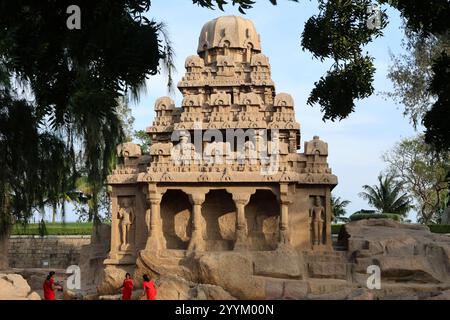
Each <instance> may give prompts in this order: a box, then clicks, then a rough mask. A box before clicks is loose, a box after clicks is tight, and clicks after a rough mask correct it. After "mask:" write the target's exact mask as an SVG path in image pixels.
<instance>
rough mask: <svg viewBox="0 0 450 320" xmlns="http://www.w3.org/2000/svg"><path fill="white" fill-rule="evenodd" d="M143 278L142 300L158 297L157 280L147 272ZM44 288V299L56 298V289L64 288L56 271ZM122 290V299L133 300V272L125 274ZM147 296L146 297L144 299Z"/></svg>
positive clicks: (52, 272) (49, 276)
mask: <svg viewBox="0 0 450 320" xmlns="http://www.w3.org/2000/svg"><path fill="white" fill-rule="evenodd" d="M142 278H143V280H144V281H143V289H144V292H143V293H142V295H141V296H140V300H155V299H156V294H157V291H156V285H155V282H154V281H153V280H152V279H151V278H150V277H149V276H148V275H146V274H144V275H143V276H142ZM43 289H44V300H56V294H55V291H56V290H61V291H62V290H63V287H62V286H61V285H60V284H59V283H57V282H55V272H54V271H50V272H49V274H48V276H47V277H46V279H45V281H44V285H43ZM120 289H121V290H122V300H131V296H132V295H133V289H134V282H133V278H132V277H131V274H129V273H128V272H127V273H126V274H125V280H124V281H123V284H122V286H121V287H120ZM143 298H145V299H143Z"/></svg>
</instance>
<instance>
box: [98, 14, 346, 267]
mask: <svg viewBox="0 0 450 320" xmlns="http://www.w3.org/2000/svg"><path fill="white" fill-rule="evenodd" d="M185 67H186V73H185V75H184V77H183V78H182V79H181V81H180V82H179V83H178V88H179V90H180V91H181V93H182V95H183V100H182V104H181V106H180V107H177V106H175V103H174V101H173V100H172V99H171V98H169V97H162V98H159V99H157V100H156V102H155V112H156V117H155V119H154V122H153V124H152V126H151V127H149V128H148V129H147V132H148V134H149V135H150V137H151V139H152V145H151V148H150V153H149V154H148V155H141V153H140V149H139V148H136V145H133V144H126V145H122V146H120V147H119V150H118V151H119V156H120V158H121V159H122V161H121V164H119V165H118V167H117V169H116V170H115V171H114V173H113V174H112V175H111V176H110V177H109V180H108V182H109V185H110V186H111V187H112V192H111V197H112V213H113V217H112V239H111V252H110V255H109V258H108V259H107V260H106V261H105V264H106V265H116V266H123V267H126V266H132V265H134V264H135V263H136V259H137V258H138V256H140V255H141V256H142V255H146V254H148V255H155V256H157V255H163V256H171V255H173V256H177V255H178V256H179V255H180V254H181V255H182V256H184V255H186V254H188V253H191V252H201V253H202V254H208V252H218V251H239V252H257V251H283V250H285V249H289V250H290V251H297V252H300V251H305V250H306V251H312V252H314V251H317V250H320V251H323V250H332V246H331V208H330V191H331V190H332V189H333V188H334V186H335V185H336V184H337V177H336V176H335V175H333V174H332V173H331V169H330V168H329V167H328V164H327V156H328V145H327V143H325V142H323V141H321V140H320V139H319V137H317V136H315V137H314V138H313V139H312V140H311V141H307V142H305V143H304V149H303V152H302V153H301V152H299V149H300V146H301V143H300V125H299V123H297V122H296V120H295V112H294V101H293V98H292V97H291V96H290V95H289V94H287V93H278V94H277V93H276V92H275V84H274V82H273V81H272V79H271V70H270V64H269V59H268V57H266V56H265V55H264V54H263V53H262V49H261V43H260V37H259V34H258V33H257V32H256V29H255V27H254V25H253V23H252V22H251V21H250V20H247V19H243V18H240V17H235V16H226V17H220V18H217V19H214V20H212V21H210V22H208V23H206V24H205V25H204V27H203V28H202V30H201V33H200V37H199V42H198V49H197V55H194V56H189V57H188V58H187V59H186V63H185Z"/></svg>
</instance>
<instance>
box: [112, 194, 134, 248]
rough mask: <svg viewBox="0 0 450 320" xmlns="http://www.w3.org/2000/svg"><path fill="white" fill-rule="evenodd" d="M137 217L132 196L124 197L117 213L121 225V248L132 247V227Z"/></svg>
mask: <svg viewBox="0 0 450 320" xmlns="http://www.w3.org/2000/svg"><path fill="white" fill-rule="evenodd" d="M135 218H136V217H135V214H134V208H133V201H132V200H131V199H130V198H124V199H123V200H122V204H121V206H120V208H119V211H118V213H117V219H119V227H120V243H121V245H120V249H121V250H127V249H128V248H129V247H130V234H131V227H132V225H133V223H134V220H135Z"/></svg>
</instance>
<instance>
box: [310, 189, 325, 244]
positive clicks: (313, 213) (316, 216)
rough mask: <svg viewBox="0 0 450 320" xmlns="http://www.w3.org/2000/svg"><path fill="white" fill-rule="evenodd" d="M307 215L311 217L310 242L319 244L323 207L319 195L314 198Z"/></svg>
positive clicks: (322, 223) (323, 216) (323, 219)
mask: <svg viewBox="0 0 450 320" xmlns="http://www.w3.org/2000/svg"><path fill="white" fill-rule="evenodd" d="M309 216H310V218H311V229H312V230H311V231H312V232H311V236H312V244H313V245H320V244H322V237H323V227H324V222H325V208H324V207H323V206H322V204H321V201H320V197H319V196H316V197H315V198H314V205H313V206H312V207H311V209H310V212H309Z"/></svg>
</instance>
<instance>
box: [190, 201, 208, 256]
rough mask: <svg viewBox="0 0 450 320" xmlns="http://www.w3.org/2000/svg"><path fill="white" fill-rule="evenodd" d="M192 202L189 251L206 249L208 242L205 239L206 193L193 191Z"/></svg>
mask: <svg viewBox="0 0 450 320" xmlns="http://www.w3.org/2000/svg"><path fill="white" fill-rule="evenodd" d="M189 199H190V200H191V203H192V235H191V240H190V241H189V245H188V251H205V249H206V242H205V239H203V223H202V204H203V202H205V194H204V193H192V194H190V195H189Z"/></svg>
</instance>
